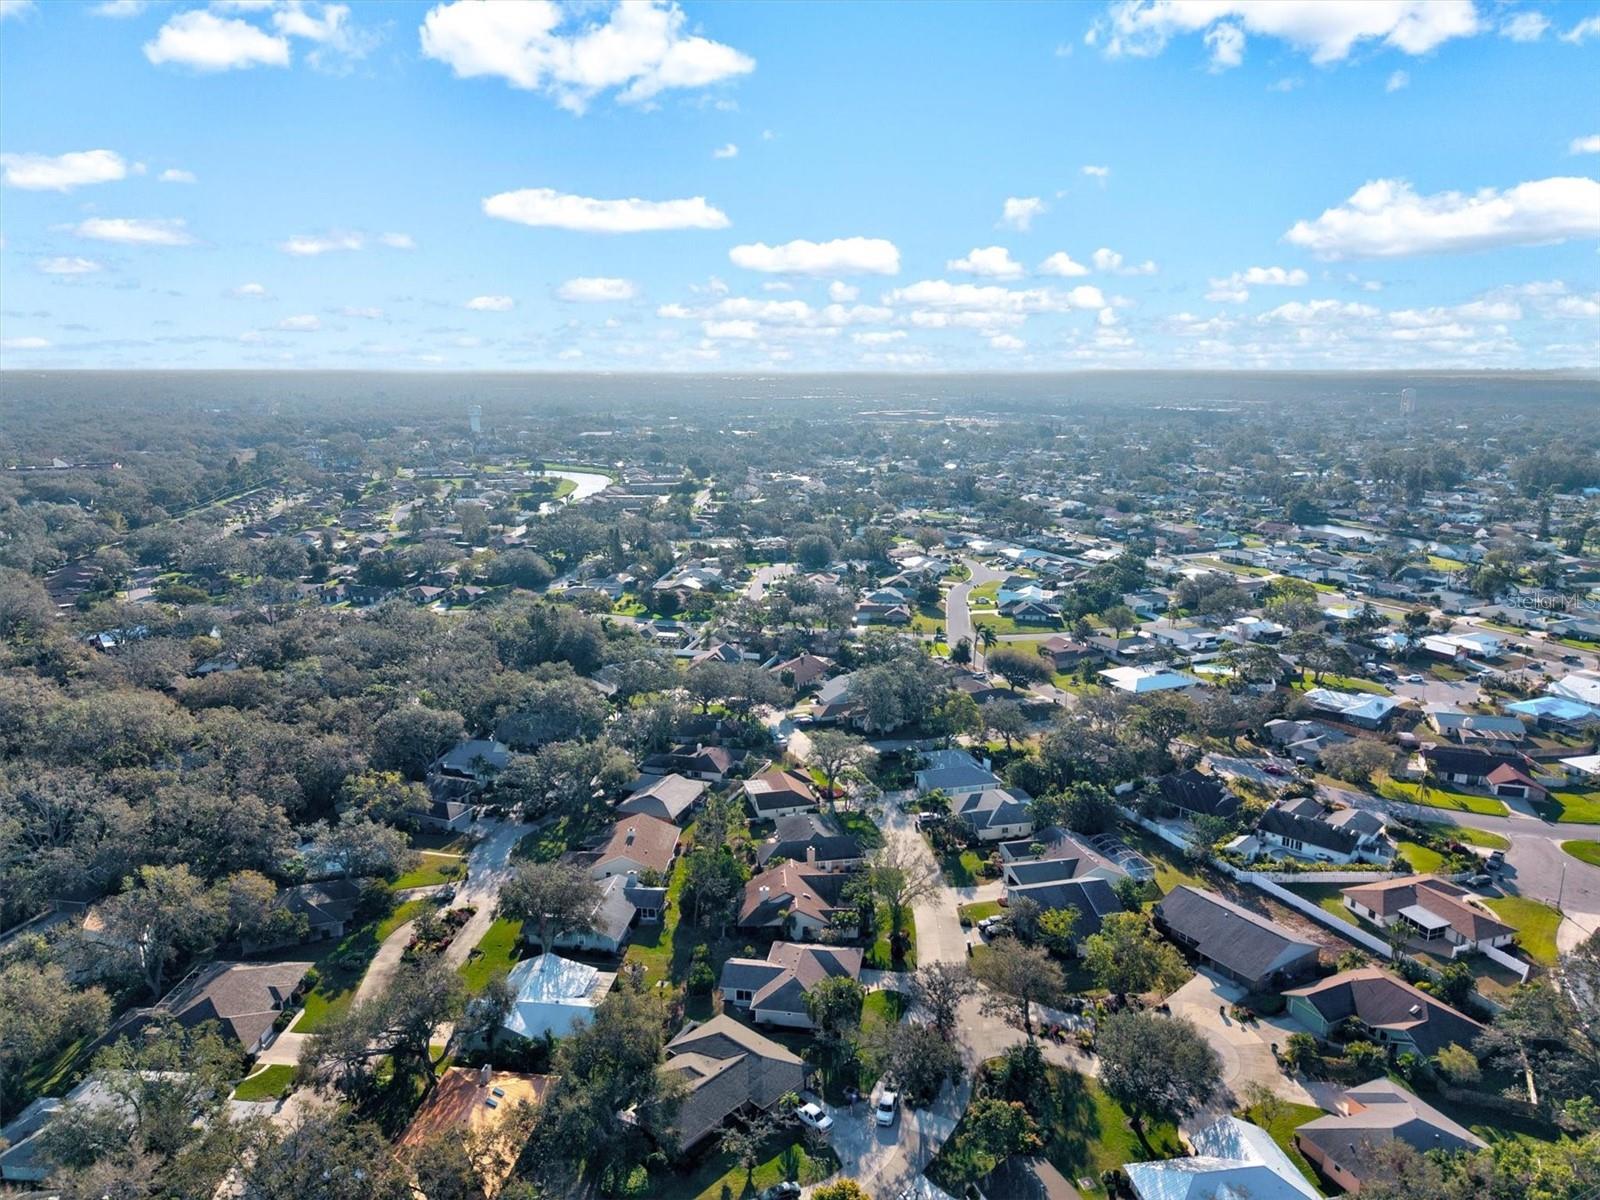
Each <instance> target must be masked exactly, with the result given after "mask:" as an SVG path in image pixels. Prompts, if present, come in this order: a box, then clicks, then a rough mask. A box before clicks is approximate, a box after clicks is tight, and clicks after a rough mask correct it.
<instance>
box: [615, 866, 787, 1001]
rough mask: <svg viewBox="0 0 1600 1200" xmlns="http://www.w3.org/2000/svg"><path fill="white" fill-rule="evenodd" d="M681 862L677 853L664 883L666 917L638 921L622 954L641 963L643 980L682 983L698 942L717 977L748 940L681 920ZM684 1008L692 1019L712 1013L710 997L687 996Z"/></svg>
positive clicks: (760, 955) (634, 961)
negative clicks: (646, 922) (655, 922)
mask: <svg viewBox="0 0 1600 1200" xmlns="http://www.w3.org/2000/svg"><path fill="white" fill-rule="evenodd" d="M683 863H684V860H683V858H682V857H681V856H680V857H679V858H678V861H677V862H676V863H674V864H673V868H672V878H671V879H670V880H669V881H668V883H667V911H666V914H665V918H664V919H663V920H662V922H661V923H660V924H659V925H641V926H640V927H639V928H638V929H635V930H634V931H633V938H632V940H631V941H630V942H629V943H628V950H627V954H626V956H625V958H624V961H625V962H629V963H637V964H638V965H639V966H641V967H643V968H644V972H645V977H646V980H647V982H649V983H650V984H652V985H653V984H655V983H658V982H661V981H663V980H664V981H666V982H668V983H673V984H681V983H684V982H685V981H686V980H687V979H688V978H689V967H690V964H691V963H692V962H693V961H694V952H695V950H696V949H698V948H699V947H701V946H704V947H706V952H707V954H708V956H709V958H710V962H711V971H712V974H713V975H716V976H719V977H720V976H721V974H722V964H723V963H725V962H727V961H728V959H729V958H731V957H733V956H734V955H736V954H739V953H741V952H742V951H743V950H744V947H745V946H746V945H749V944H750V938H748V937H718V936H717V930H716V929H713V928H707V927H706V926H703V925H695V924H692V923H690V922H688V921H685V920H684V914H683V905H682V903H681V900H680V897H681V895H682V893H683ZM763 956H764V951H758V953H757V957H763ZM687 1011H688V1015H689V1016H691V1017H693V1018H694V1019H695V1020H697V1021H703V1020H705V1019H706V1018H708V1017H710V1016H711V1015H712V1009H711V997H709V996H690V997H689V998H688V1004H687Z"/></svg>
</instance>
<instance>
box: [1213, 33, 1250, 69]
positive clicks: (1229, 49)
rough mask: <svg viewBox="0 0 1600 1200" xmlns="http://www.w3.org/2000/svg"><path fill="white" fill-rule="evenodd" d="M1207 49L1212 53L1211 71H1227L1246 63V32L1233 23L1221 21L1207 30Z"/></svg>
mask: <svg viewBox="0 0 1600 1200" xmlns="http://www.w3.org/2000/svg"><path fill="white" fill-rule="evenodd" d="M1205 43H1206V47H1207V48H1208V49H1209V50H1210V51H1211V70H1212V71H1213V72H1217V71H1226V70H1229V69H1231V68H1233V67H1237V66H1238V65H1239V64H1240V63H1242V62H1243V61H1244V30H1242V29H1240V28H1239V27H1238V26H1237V25H1235V24H1233V23H1232V22H1231V21H1219V22H1217V24H1215V25H1213V26H1212V27H1211V28H1210V29H1208V30H1206V36H1205Z"/></svg>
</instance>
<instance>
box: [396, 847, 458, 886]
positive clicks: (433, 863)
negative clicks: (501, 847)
mask: <svg viewBox="0 0 1600 1200" xmlns="http://www.w3.org/2000/svg"><path fill="white" fill-rule="evenodd" d="M465 864H466V860H465V859H464V858H462V857H461V856H460V855H459V854H440V853H438V852H437V851H434V850H424V851H423V852H422V861H421V862H420V863H418V864H417V867H416V870H414V871H407V872H406V873H405V874H404V875H402V876H400V877H399V878H398V879H396V880H395V881H394V882H393V883H392V884H390V886H391V887H393V888H394V890H395V891H397V892H403V891H405V890H406V889H407V888H419V887H433V886H434V885H435V884H440V883H449V882H450V881H451V880H452V879H457V878H459V877H460V876H461V874H462V873H463V870H464V868H465Z"/></svg>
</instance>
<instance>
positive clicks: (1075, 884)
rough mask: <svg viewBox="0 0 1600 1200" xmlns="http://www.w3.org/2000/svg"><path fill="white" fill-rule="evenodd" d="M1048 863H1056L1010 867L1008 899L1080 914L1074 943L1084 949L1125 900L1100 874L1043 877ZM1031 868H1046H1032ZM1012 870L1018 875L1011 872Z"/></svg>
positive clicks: (1019, 864) (1013, 901) (1074, 934)
mask: <svg viewBox="0 0 1600 1200" xmlns="http://www.w3.org/2000/svg"><path fill="white" fill-rule="evenodd" d="M1056 861H1057V862H1060V861H1062V860H1056ZM1049 865H1053V864H1049V863H1048V862H1045V863H1038V864H1029V863H1017V864H1015V865H1014V866H1013V867H1012V868H1010V869H1008V872H1007V874H1008V882H1007V884H1006V902H1007V903H1008V904H1015V903H1016V902H1017V901H1018V900H1032V901H1033V902H1034V903H1036V904H1037V905H1038V906H1039V907H1040V908H1041V909H1043V910H1045V911H1046V912H1049V911H1051V910H1054V909H1070V910H1071V911H1072V912H1074V913H1076V914H1077V920H1076V921H1075V922H1074V923H1073V926H1072V940H1073V944H1074V945H1075V946H1076V947H1077V948H1078V949H1079V950H1081V949H1082V947H1083V943H1084V940H1085V939H1087V938H1089V937H1092V936H1093V935H1094V934H1097V933H1099V932H1100V926H1101V923H1102V922H1103V921H1104V920H1105V918H1106V917H1108V916H1110V915H1111V914H1112V913H1119V912H1122V911H1123V909H1122V902H1121V901H1120V900H1118V899H1117V890H1116V888H1114V887H1113V886H1112V884H1111V881H1110V880H1108V879H1105V878H1103V877H1101V876H1099V875H1084V876H1080V877H1078V878H1073V879H1061V878H1056V879H1051V878H1044V877H1042V876H1044V875H1045V874H1046V870H1047V869H1048V866H1049ZM1032 867H1038V868H1045V870H1033V869H1030V868H1032ZM1013 870H1014V871H1015V872H1016V874H1015V876H1012V875H1011V871H1013ZM1010 878H1016V879H1017V880H1018V882H1016V883H1011V882H1009V879H1010Z"/></svg>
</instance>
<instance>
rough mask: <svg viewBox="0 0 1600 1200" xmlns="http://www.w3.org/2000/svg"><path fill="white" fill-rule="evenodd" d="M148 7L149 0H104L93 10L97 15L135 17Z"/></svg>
mask: <svg viewBox="0 0 1600 1200" xmlns="http://www.w3.org/2000/svg"><path fill="white" fill-rule="evenodd" d="M148 7H149V0H104V3H101V4H96V5H95V6H94V9H93V12H94V15H95V16H97V17H137V16H138V15H139V14H140V13H142V12H143V11H144V10H145V9H146V8H148Z"/></svg>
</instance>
